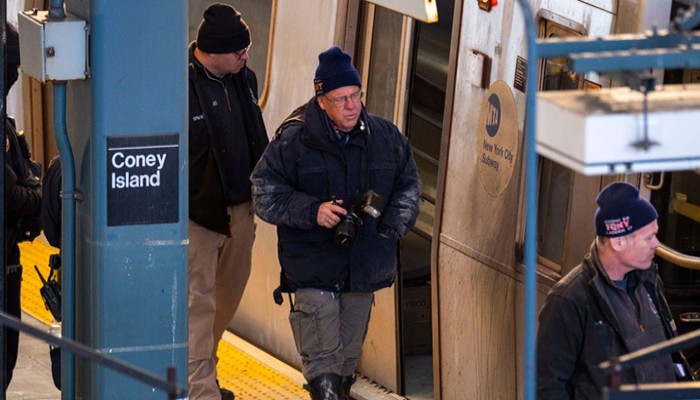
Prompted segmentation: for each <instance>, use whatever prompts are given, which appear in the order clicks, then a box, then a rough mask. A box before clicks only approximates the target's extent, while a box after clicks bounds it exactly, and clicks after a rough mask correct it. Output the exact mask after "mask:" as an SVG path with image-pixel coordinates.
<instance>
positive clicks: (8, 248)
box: [5, 118, 41, 265]
mask: <svg viewBox="0 0 700 400" xmlns="http://www.w3.org/2000/svg"><path fill="white" fill-rule="evenodd" d="M5 136H6V137H5V207H6V208H5V212H6V218H7V219H6V227H7V230H6V231H5V256H6V260H7V264H6V265H17V264H19V247H18V246H17V243H18V242H21V241H24V240H32V239H34V237H36V235H38V234H39V233H40V229H41V225H40V220H39V217H40V208H41V180H40V173H41V170H40V168H41V167H40V166H39V165H36V164H32V162H31V154H30V153H29V148H28V145H27V143H26V142H25V141H24V139H23V138H21V137H19V136H18V135H17V131H16V129H15V126H14V123H13V122H12V121H11V120H10V119H9V118H8V119H7V123H6V124H5ZM34 222H36V223H34ZM30 225H31V226H30ZM30 230H31V231H32V232H31V234H30V233H29V231H30ZM27 235H29V236H27Z"/></svg>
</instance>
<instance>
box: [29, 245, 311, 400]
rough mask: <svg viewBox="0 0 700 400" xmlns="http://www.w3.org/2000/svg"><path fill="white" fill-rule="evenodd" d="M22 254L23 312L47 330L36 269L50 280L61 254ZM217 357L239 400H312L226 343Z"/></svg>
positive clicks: (39, 248) (41, 249)
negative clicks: (53, 263) (54, 259)
mask: <svg viewBox="0 0 700 400" xmlns="http://www.w3.org/2000/svg"><path fill="white" fill-rule="evenodd" d="M20 251H21V263H22V265H23V273H22V300H21V301H22V310H23V311H24V312H25V313H27V314H29V315H31V316H32V317H34V318H36V319H37V320H39V321H41V322H43V323H45V324H46V325H47V326H48V325H50V324H51V322H52V320H53V318H52V316H51V313H50V312H49V311H48V310H47V309H46V306H45V305H44V302H43V299H42V298H41V295H40V294H39V288H41V285H42V283H41V280H40V279H39V276H38V275H37V273H36V271H35V270H34V266H35V265H36V266H37V267H38V268H39V271H40V272H41V274H42V275H43V276H44V278H47V277H48V276H49V272H50V268H49V266H48V263H49V256H50V255H51V254H55V253H58V250H57V249H56V248H54V247H51V246H49V245H48V244H46V243H45V242H44V241H43V240H41V239H37V240H34V242H31V243H28V242H25V243H20ZM47 351H48V346H47ZM217 356H218V357H219V363H218V365H217V372H218V378H219V383H220V384H221V386H222V387H225V388H228V389H230V390H233V392H234V393H235V394H236V399H237V400H279V399H289V400H297V399H299V400H302V399H303V400H307V399H308V398H309V394H308V392H307V391H306V390H304V389H303V388H302V387H301V386H300V385H299V384H298V383H296V382H294V381H293V380H291V379H289V378H288V377H286V376H284V375H282V374H280V373H278V372H276V371H274V370H273V369H271V368H269V367H267V366H265V365H263V364H262V363H260V362H259V361H258V360H256V359H255V358H253V357H251V356H249V355H248V354H246V353H244V352H242V351H241V350H239V349H237V348H236V347H235V346H233V345H231V344H230V343H228V342H227V341H224V340H222V341H221V342H220V344H219V349H218V352H217Z"/></svg>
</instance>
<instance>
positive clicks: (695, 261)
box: [656, 243, 700, 271]
mask: <svg viewBox="0 0 700 400" xmlns="http://www.w3.org/2000/svg"><path fill="white" fill-rule="evenodd" d="M656 255H657V256H659V257H661V258H662V259H664V260H666V261H668V262H670V263H671V264H674V265H677V266H679V267H683V268H686V269H694V270H698V271H700V257H695V256H689V255H687V254H684V253H681V252H680V251H677V250H674V249H672V248H671V247H668V246H667V245H665V244H663V243H661V244H660V245H659V247H658V248H657V249H656Z"/></svg>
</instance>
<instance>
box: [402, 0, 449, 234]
mask: <svg viewBox="0 0 700 400" xmlns="http://www.w3.org/2000/svg"><path fill="white" fill-rule="evenodd" d="M437 6H438V15H439V16H440V19H439V21H438V22H436V23H434V24H426V23H422V22H419V23H416V27H415V33H414V54H413V62H412V75H411V87H410V90H409V102H408V116H407V121H406V135H407V136H408V137H409V139H410V140H411V143H412V145H413V152H414V155H415V158H416V164H417V165H418V170H419V172H420V176H421V180H422V182H423V193H422V199H423V201H422V202H421V212H420V215H419V217H418V222H417V223H416V231H417V233H418V234H420V235H421V236H425V237H428V238H432V235H433V219H434V215H435V199H436V197H437V173H438V160H439V159H440V143H441V141H442V118H443V115H444V109H445V94H446V88H447V72H448V66H449V58H450V37H451V35H452V14H453V8H454V2H453V1H441V2H438V4H437Z"/></svg>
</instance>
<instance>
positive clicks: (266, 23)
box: [188, 0, 274, 96]
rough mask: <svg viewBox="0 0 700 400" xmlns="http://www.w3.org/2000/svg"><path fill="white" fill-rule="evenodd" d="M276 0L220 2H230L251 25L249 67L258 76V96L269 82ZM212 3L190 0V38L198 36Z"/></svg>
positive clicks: (228, 2) (224, 1)
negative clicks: (270, 44)
mask: <svg viewBox="0 0 700 400" xmlns="http://www.w3.org/2000/svg"><path fill="white" fill-rule="evenodd" d="M273 1H274V0H235V1H232V0H220V1H219V2H220V3H225V4H230V5H231V6H233V7H234V8H235V9H236V10H238V11H239V12H240V13H241V15H242V16H243V19H244V20H245V22H246V23H247V24H248V26H249V27H250V39H251V42H252V43H253V47H252V48H251V50H250V53H249V56H250V58H249V59H248V67H250V69H252V70H253V71H254V72H255V75H256V76H257V78H258V96H262V93H264V88H265V84H266V82H267V76H266V75H267V60H268V43H269V38H270V22H271V20H272V6H273ZM210 4H212V1H211V0H189V4H188V6H189V9H188V12H189V39H190V41H193V40H195V39H196V38H197V28H198V27H199V23H200V22H201V21H202V14H204V10H206V8H207V7H208V6H209V5H210Z"/></svg>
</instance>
